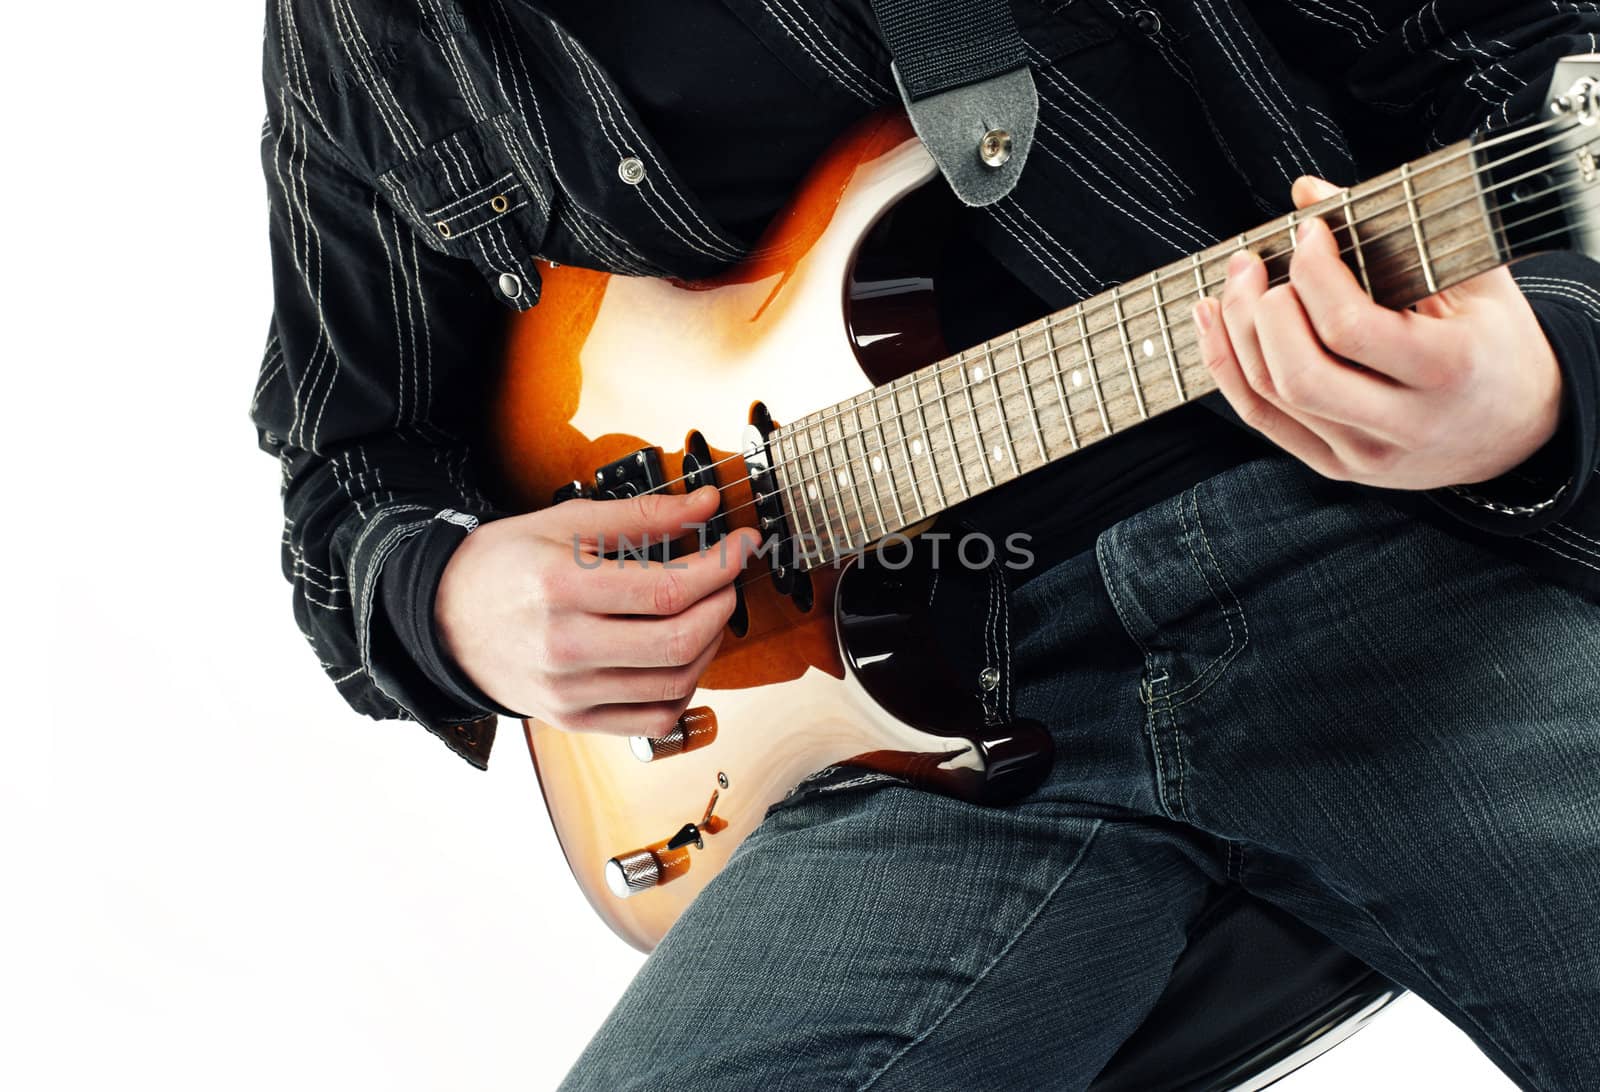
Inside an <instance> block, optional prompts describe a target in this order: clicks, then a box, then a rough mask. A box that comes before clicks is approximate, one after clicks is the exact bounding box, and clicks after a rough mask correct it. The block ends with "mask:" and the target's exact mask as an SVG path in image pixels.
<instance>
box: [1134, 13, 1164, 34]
mask: <svg viewBox="0 0 1600 1092" xmlns="http://www.w3.org/2000/svg"><path fill="white" fill-rule="evenodd" d="M1133 25H1134V26H1136V27H1138V28H1139V32H1140V33H1141V34H1160V33H1161V16H1159V15H1157V14H1156V13H1155V12H1153V11H1151V10H1150V9H1149V8H1140V9H1139V10H1138V11H1136V12H1134V13H1133Z"/></svg>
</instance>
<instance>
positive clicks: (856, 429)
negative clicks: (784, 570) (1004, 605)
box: [769, 142, 1506, 568]
mask: <svg viewBox="0 0 1600 1092" xmlns="http://www.w3.org/2000/svg"><path fill="white" fill-rule="evenodd" d="M1311 216H1317V217H1321V218H1322V219H1323V220H1324V221H1325V222H1326V223H1327V224H1328V225H1329V226H1330V227H1331V228H1332V229H1333V233H1334V237H1335V238H1336V239H1337V241H1338V243H1339V246H1340V249H1341V251H1342V252H1343V254H1344V258H1345V261H1346V264H1347V265H1349V267H1350V268H1351V270H1352V271H1353V272H1354V273H1355V275H1356V276H1357V277H1358V278H1359V279H1360V281H1361V283H1362V284H1363V286H1364V287H1365V288H1366V290H1367V292H1368V293H1369V294H1370V295H1371V296H1372V297H1373V298H1374V299H1376V300H1378V301H1379V302H1380V303H1383V304H1385V305H1387V306H1392V307H1403V306H1408V305H1410V304H1412V303H1414V302H1416V301H1417V300H1419V299H1421V298H1423V297H1425V296H1428V295H1431V294H1432V293H1434V292H1436V291H1438V290H1439V289H1442V288H1445V287H1448V286H1450V285H1452V284H1456V283H1458V282H1460V281H1463V280H1466V279H1467V278H1469V277H1472V276H1475V275H1476V274H1478V273H1481V272H1483V271H1485V270H1488V269H1491V268H1493V267H1494V266H1496V265H1499V264H1501V263H1502V262H1503V261H1505V260H1506V258H1505V256H1504V254H1503V253H1502V248H1501V246H1500V245H1499V243H1498V242H1497V234H1496V231H1495V228H1494V224H1493V222H1492V218H1491V213H1490V207H1489V203H1488V202H1487V201H1486V200H1485V186H1484V183H1483V182H1482V175H1481V173H1480V168H1479V165H1478V163H1477V157H1476V155H1475V149H1474V147H1473V145H1472V144H1471V143H1470V142H1463V143H1461V144H1458V145H1455V146H1452V147H1450V148H1446V149H1443V150H1442V151H1439V152H1436V153H1434V154H1433V155H1430V156H1428V157H1426V158H1424V159H1421V160H1418V161H1416V162H1414V163H1409V164H1407V165H1405V166H1403V167H1401V168H1399V169H1397V170H1395V171H1391V172H1390V173H1388V174H1386V175H1381V176H1379V177H1378V178H1375V179H1372V180H1371V181H1369V182H1366V183H1363V184H1362V185H1359V186H1356V187H1354V188H1352V189H1350V190H1347V191H1344V192H1342V193H1341V194H1340V195H1339V196H1337V197H1334V198H1331V199H1329V200H1327V201H1324V202H1322V203H1321V204H1318V205H1315V206H1313V207H1311V208H1308V209H1305V210H1301V211H1298V212H1295V213H1291V214H1289V215H1288V216H1285V217H1282V218H1280V219H1278V220H1275V221H1272V222H1271V223H1268V224H1266V225H1264V226H1262V227H1260V228H1257V229H1255V230H1253V231H1250V232H1246V233H1245V234H1243V235H1240V236H1237V237H1236V238H1233V239H1229V240H1227V241H1225V242H1222V243H1219V244H1217V245H1215V246H1212V247H1210V248H1208V249H1206V250H1204V251H1201V252H1200V253H1198V254H1194V255H1191V256H1190V257H1188V258H1186V259H1183V260H1182V261H1178V262H1174V263H1172V264H1170V265H1166V266H1163V267H1161V268H1160V269H1157V270H1155V271H1154V272H1152V273H1150V274H1147V275H1145V276H1143V277H1140V278H1138V279H1136V280H1132V281H1129V282H1127V283H1125V284H1123V285H1120V286H1119V287H1117V288H1115V289H1112V290H1111V291H1109V292H1105V293H1102V294H1100V295H1098V296H1094V297H1092V298H1090V299H1087V300H1084V301H1082V302H1081V303H1078V304H1075V305H1073V306H1072V307H1069V308H1067V309H1065V310H1062V311H1058V312H1056V313H1054V314H1051V315H1047V316H1045V317H1044V318H1042V319H1040V320H1038V321H1036V322H1032V323H1029V324H1028V325H1026V326H1023V327H1020V328H1019V329H1016V330H1013V331H1011V332H1010V333H1008V334H1006V335H1004V336H1002V337H999V338H996V339H994V340H992V341H987V342H984V343H983V344H981V345H976V346H974V347H972V348H970V349H967V350H965V351H963V352H961V353H957V354H956V355H955V356H952V357H948V358H946V359H944V360H940V361H937V362H936V363H934V364H931V365H929V366H927V367H925V368H922V369H920V370H918V371H915V372H912V373H910V374H909V375H906V376H904V377H902V378H900V379H897V380H895V381H894V382H892V383H888V384H885V385H884V386H881V387H878V388H876V389H874V390H869V391H865V392H863V393H862V394H860V395H858V396H856V397H855V398H852V399H850V400H849V401H846V402H841V403H839V404H837V405H834V406H830V407H828V408H827V409H825V410H822V411H820V412H818V413H813V414H811V415H809V416H807V417H803V418H801V419H799V420H796V421H793V422H791V423H789V424H787V425H785V426H784V427H782V428H780V429H778V430H777V431H775V432H774V433H773V435H772V437H771V439H770V444H769V446H770V449H771V453H772V457H773V461H774V466H775V469H776V471H777V474H778V480H779V484H780V487H781V489H782V491H783V496H784V498H785V501H786V508H787V511H788V514H789V519H790V523H791V527H790V530H791V532H792V533H793V534H795V535H797V536H799V538H800V540H801V542H802V544H803V551H802V558H803V560H802V565H803V567H805V568H814V567H816V566H818V565H820V564H826V563H830V562H832V561H834V560H837V559H839V558H841V557H844V556H846V555H848V554H850V553H853V552H855V551H857V550H859V549H862V548H864V547H866V546H868V545H870V544H871V543H873V542H876V541H878V540H879V539H881V538H883V537H884V536H886V535H889V534H892V533H894V532H896V531H899V530H902V529H904V528H906V527H909V526H912V525H914V524H916V523H919V522H921V521H923V520H925V519H929V518H931V517H932V516H935V515H937V514H938V513H940V512H942V511H943V510H945V509H946V508H948V507H950V506H952V505H954V504H958V503H960V502H961V501H963V500H966V499H968V498H969V497H974V496H977V495H978V494H980V493H984V492H987V491H988V490H990V489H993V488H995V487H996V486H1000V485H1004V484H1006V483H1008V482H1010V481H1013V480H1014V479H1016V478H1019V477H1021V476H1022V475H1024V474H1026V473H1028V472H1030V471H1032V470H1037V469H1039V468H1040V467H1042V466H1045V465H1046V464H1049V463H1052V462H1055V461H1056V460H1058V459H1062V458H1065V457H1067V456H1070V455H1072V454H1073V453H1075V452H1077V451H1080V450H1082V449H1083V448H1084V447H1087V446H1088V445H1090V444H1093V443H1096V442H1097V441H1100V440H1103V439H1105V438H1106V437H1108V436H1112V435H1115V434H1116V433H1119V432H1123V431H1126V430H1127V429H1129V428H1132V427H1134V426H1136V425H1138V424H1140V423H1141V422H1143V421H1147V420H1149V419H1150V418H1152V417H1154V416H1156V415H1158V414H1161V413H1164V412H1166V411H1168V410H1170V409H1174V408H1176V407H1178V406H1181V405H1183V404H1185V403H1187V402H1190V401H1192V400H1194V399H1196V398H1199V397H1201V396H1203V395H1205V394H1209V393H1210V392H1212V391H1213V390H1215V389H1216V384H1215V382H1214V381H1213V380H1212V378H1211V375H1210V372H1209V371H1208V370H1207V368H1206V367H1205V364H1204V363H1203V362H1202V360H1201V359H1200V352H1199V348H1198V345H1197V337H1196V335H1197V331H1196V330H1195V329H1194V327H1193V322H1192V318H1191V314H1192V309H1193V307H1194V304H1195V303H1196V302H1197V301H1199V300H1200V299H1201V298H1203V297H1206V296H1216V295H1220V293H1221V290H1222V285H1223V281H1224V276H1225V270H1226V267H1227V264H1228V261H1229V259H1230V258H1231V257H1232V256H1233V255H1234V254H1235V253H1236V252H1237V251H1239V250H1240V249H1249V250H1252V251H1254V252H1256V253H1257V254H1258V255H1260V256H1261V257H1262V258H1263V259H1265V261H1266V265H1267V272H1268V276H1269V278H1270V279H1271V280H1272V281H1273V282H1275V283H1276V282H1279V281H1281V280H1284V279H1286V277H1287V273H1288V267H1289V260H1290V258H1291V257H1292V255H1293V253H1294V249H1295V245H1296V229H1297V228H1298V226H1299V225H1300V224H1301V223H1302V222H1303V221H1304V220H1305V219H1306V218H1308V217H1311Z"/></svg>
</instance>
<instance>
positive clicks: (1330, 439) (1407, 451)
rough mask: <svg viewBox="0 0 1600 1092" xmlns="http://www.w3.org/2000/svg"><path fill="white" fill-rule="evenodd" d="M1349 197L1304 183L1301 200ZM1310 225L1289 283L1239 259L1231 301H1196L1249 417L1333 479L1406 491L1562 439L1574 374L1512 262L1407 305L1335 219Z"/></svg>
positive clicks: (1227, 296) (1227, 382) (1470, 476)
mask: <svg viewBox="0 0 1600 1092" xmlns="http://www.w3.org/2000/svg"><path fill="white" fill-rule="evenodd" d="M1338 193H1339V190H1338V188H1337V187H1335V186H1333V185H1332V184H1330V183H1328V182H1324V181H1322V180H1321V179H1315V178H1301V179H1299V180H1298V181H1297V182H1296V183H1295V185H1294V192H1293V196H1294V203H1295V206H1296V207H1297V208H1305V207H1306V206H1308V205H1312V204H1315V203H1316V202H1318V201H1321V200H1323V199H1325V198H1327V197H1331V196H1335V195H1337V194H1338ZM1298 230H1299V236H1298V245H1297V248H1296V251H1295V254H1294V256H1293V258H1292V260H1291V262H1290V275H1289V282H1288V283H1285V284H1280V285H1275V286H1272V287H1268V284H1267V272H1266V267H1265V266H1264V265H1263V264H1262V262H1261V260H1260V258H1258V257H1256V256H1255V255H1254V254H1251V253H1249V252H1241V253H1240V254H1239V255H1236V256H1235V257H1234V259H1233V261H1232V262H1231V264H1230V265H1229V267H1228V278H1227V285H1226V288H1225V289H1224V291H1223V294H1222V298H1221V300H1220V302H1219V301H1218V300H1215V299H1209V300H1203V301H1201V302H1200V303H1199V304H1197V305H1196V307H1195V316H1194V317H1195V323H1196V325H1197V326H1198V327H1199V330H1200V348H1201V352H1202V354H1203V357H1204V359H1205V362H1206V366H1207V367H1208V368H1209V369H1210V371H1211V374H1212V375H1213V376H1214V377H1215V378H1216V381H1217V386H1218V387H1219V388H1220V389H1221V391H1222V394H1223V396H1224V397H1225V398H1227V400H1228V402H1229V404H1230V405H1232V406H1233V408H1234V410H1235V411H1237V412H1238V414H1239V416H1240V417H1241V418H1242V419H1243V420H1244V422H1245V424H1247V425H1249V426H1250V427H1252V428H1254V429H1256V430H1257V431H1259V432H1261V433H1263V434H1264V435H1265V436H1267V438H1268V439H1270V440H1272V441H1273V442H1274V443H1276V444H1277V445H1278V446H1280V447H1282V448H1283V449H1285V450H1286V451H1288V452H1289V453H1290V454H1292V455H1295V456H1296V457H1298V458H1299V459H1300V460H1301V461H1303V462H1305V463H1306V464H1307V465H1308V466H1310V467H1311V468H1312V469H1313V470H1315V471H1317V472H1318V473H1320V474H1323V475H1325V476H1327V477H1329V478H1337V479H1341V480H1348V481H1356V482H1361V483H1364V484H1367V485H1375V486H1382V487H1386V488H1392V489H1432V488H1436V487H1439V486H1445V485H1465V484H1470V483H1474V482H1482V481H1487V480H1488V479H1491V478H1494V477H1497V476H1499V475H1500V474H1503V473H1505V472H1506V471H1507V470H1510V469H1511V468H1512V467H1515V466H1517V465H1518V464H1520V463H1521V462H1523V461H1524V460H1525V459H1527V458H1528V457H1529V456H1530V455H1532V454H1533V453H1534V452H1535V451H1537V450H1538V449H1539V448H1540V447H1542V446H1543V445H1544V444H1545V443H1546V441H1548V440H1549V439H1550V438H1551V436H1553V435H1554V434H1555V430H1556V427H1557V424H1558V421H1559V417H1560V402H1561V372H1560V369H1559V367H1558V366H1557V364H1556V359H1555V354H1554V352H1553V351H1552V350H1551V348H1550V343H1549V341H1548V340H1546V338H1545V336H1544V332H1543V331H1542V330H1541V329H1540V328H1539V323H1538V321H1537V320H1536V319H1535V318H1534V315H1533V311H1532V309H1531V308H1530V307H1529V306H1528V301H1527V300H1526V299H1525V298H1524V297H1523V295H1522V292H1521V291H1520V290H1519V289H1518V288H1517V286H1516V283H1515V282H1514V281H1513V280H1512V279H1511V274H1510V273H1509V272H1507V271H1506V270H1505V269H1504V268H1500V269H1495V270H1493V271H1491V272H1488V273H1485V274H1483V275H1481V276H1478V277H1474V278H1473V279H1472V280H1469V281H1465V282H1463V283H1461V284H1459V285H1456V286H1455V287H1453V288H1447V289H1445V290H1444V291H1442V292H1439V293H1438V294H1437V295H1433V296H1429V297H1428V298H1427V299H1425V300H1423V301H1422V302H1421V303H1419V304H1417V306H1416V308H1415V310H1408V311H1394V310H1391V309H1389V308H1387V307H1383V306H1381V305H1379V304H1377V303H1375V302H1373V300H1372V298H1371V297H1370V296H1368V295H1367V293H1366V292H1365V291H1364V290H1363V289H1362V287H1361V284H1360V283H1359V282H1358V281H1357V280H1356V277H1355V274H1354V273H1352V272H1351V270H1350V269H1349V267H1347V266H1346V265H1345V264H1344V262H1343V261H1341V260H1340V257H1339V246H1338V243H1337V242H1336V241H1335V238H1334V235H1333V232H1332V231H1331V230H1330V229H1329V228H1328V226H1327V225H1326V224H1324V223H1323V222H1322V221H1321V220H1320V219H1311V220H1308V221H1306V222H1305V223H1304V224H1303V225H1301V226H1300V228H1299V229H1298ZM1356 364H1359V365H1363V367H1354V366H1353V365H1356Z"/></svg>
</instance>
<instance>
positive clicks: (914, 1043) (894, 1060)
mask: <svg viewBox="0 0 1600 1092" xmlns="http://www.w3.org/2000/svg"><path fill="white" fill-rule="evenodd" d="M1104 825H1105V820H1104V819H1096V820H1095V821H1094V826H1093V827H1092V828H1090V830H1089V836H1088V837H1087V838H1086V839H1084V843H1083V846H1082V848H1080V849H1079V850H1078V853H1077V855H1076V856H1075V857H1073V858H1072V863H1070V864H1069V865H1067V870H1066V871H1065V872H1063V873H1062V874H1061V878H1060V879H1058V880H1056V882H1055V883H1054V884H1053V885H1052V886H1051V888H1050V890H1049V891H1047V892H1045V896H1044V898H1042V899H1040V900H1039V905H1038V906H1036V907H1034V908H1033V913H1031V914H1029V915H1028V918H1027V920H1026V921H1024V922H1023V923H1022V924H1021V926H1019V927H1018V928H1017V931H1016V933H1015V934H1014V935H1013V936H1012V937H1011V939H1010V940H1008V941H1006V942H1005V944H1003V945H1001V947H1000V950H999V951H998V952H996V953H995V954H994V957H993V958H992V959H990V960H989V962H988V963H986V964H985V965H984V967H983V969H982V970H981V971H979V972H978V976H977V977H976V978H974V979H973V980H972V981H971V982H970V983H969V984H968V985H967V987H966V988H965V989H963V990H962V991H961V992H960V993H959V994H958V995H956V997H955V998H954V999H953V1000H952V1001H951V1002H950V1004H949V1005H948V1006H947V1007H946V1008H945V1010H944V1011H943V1012H941V1013H940V1014H939V1015H938V1016H937V1017H936V1018H935V1019H934V1021H933V1023H931V1024H929V1025H928V1026H927V1027H926V1028H924V1029H923V1031H922V1032H921V1033H920V1034H919V1035H918V1036H917V1037H916V1038H915V1039H913V1040H911V1042H909V1043H907V1044H906V1045H905V1046H903V1047H901V1048H900V1049H899V1050H898V1051H896V1052H895V1053H894V1055H893V1056H892V1057H891V1058H890V1059H889V1060H888V1061H886V1062H884V1063H883V1065H882V1066H881V1067H880V1068H879V1069H878V1070H877V1072H875V1073H873V1074H872V1075H871V1076H870V1077H868V1078H867V1080H866V1083H864V1084H862V1085H861V1087H860V1089H859V1090H858V1092H867V1089H869V1088H871V1087H872V1086H873V1085H874V1084H877V1083H878V1081H879V1080H880V1079H881V1078H882V1077H883V1075H884V1074H886V1073H888V1072H889V1070H891V1069H893V1068H894V1067H895V1066H896V1065H898V1064H899V1063H900V1061H901V1060H902V1059H904V1058H905V1056H906V1055H907V1054H909V1053H911V1051H912V1050H913V1049H915V1048H916V1047H918V1046H921V1045H922V1044H923V1043H924V1042H926V1041H927V1040H928V1039H929V1037H931V1036H932V1035H933V1033H934V1032H936V1031H938V1030H939V1028H940V1026H941V1025H942V1024H943V1023H944V1022H945V1021H946V1020H947V1019H949V1018H950V1016H951V1015H952V1014H953V1013H954V1012H955V1011H956V1010H957V1009H959V1008H960V1007H961V1004H962V1002H964V1001H966V999H967V998H968V997H971V996H972V993H973V991H975V990H976V989H977V988H978V987H979V986H980V985H982V984H983V980H984V979H985V978H987V977H988V976H989V972H990V971H992V970H994V969H995V968H996V967H997V966H999V965H1000V961H1001V960H1003V959H1004V958H1005V957H1006V955H1007V953H1009V952H1010V951H1011V949H1013V948H1015V947H1016V946H1017V942H1018V941H1019V940H1021V939H1022V937H1023V935H1024V934H1026V933H1027V931H1028V930H1029V929H1031V928H1032V927H1033V923H1034V922H1036V921H1038V920H1039V917H1040V915H1041V914H1043V913H1044V911H1045V908H1046V907H1047V906H1049V905H1050V903H1051V902H1052V901H1053V900H1054V899H1055V897H1056V894H1057V893H1058V892H1059V891H1060V890H1061V888H1062V887H1063V886H1065V884H1066V882H1067V881H1068V880H1069V879H1071V878H1072V876H1073V874H1074V873H1075V872H1077V871H1078V866H1079V865H1080V864H1082V863H1083V859H1084V857H1086V856H1087V855H1088V853H1089V849H1090V847H1092V846H1093V845H1094V843H1095V839H1096V838H1098V837H1099V835H1100V830H1101V828H1102V827H1103V826H1104Z"/></svg>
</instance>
